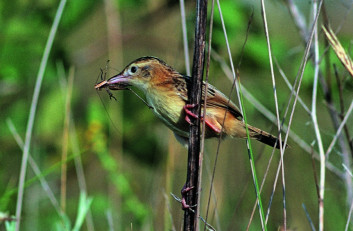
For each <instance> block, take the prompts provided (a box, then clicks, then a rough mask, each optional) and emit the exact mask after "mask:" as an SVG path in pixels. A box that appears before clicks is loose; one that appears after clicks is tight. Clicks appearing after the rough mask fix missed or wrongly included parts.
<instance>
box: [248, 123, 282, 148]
mask: <svg viewBox="0 0 353 231" xmlns="http://www.w3.org/2000/svg"><path fill="white" fill-rule="evenodd" d="M248 129H249V133H250V137H251V138H253V139H256V140H258V141H260V142H262V143H264V144H267V145H269V146H272V147H275V148H278V149H279V146H280V145H279V140H278V138H277V137H275V136H273V135H271V134H270V133H267V132H265V131H262V130H261V129H259V128H256V127H253V126H251V125H248ZM282 144H283V142H282ZM287 146H288V145H287ZM287 146H286V147H287Z"/></svg>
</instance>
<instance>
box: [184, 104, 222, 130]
mask: <svg viewBox="0 0 353 231" xmlns="http://www.w3.org/2000/svg"><path fill="white" fill-rule="evenodd" d="M195 106H196V104H185V106H184V111H185V113H186V116H185V120H186V122H188V123H189V124H190V125H194V124H193V123H192V122H191V120H190V117H189V116H191V117H193V118H195V119H198V118H199V116H198V115H196V114H195V113H193V112H191V111H190V110H189V109H190V108H194V107H195ZM203 120H204V118H203V116H201V121H203ZM205 124H206V125H207V126H208V127H209V128H210V129H212V130H213V131H214V132H216V133H220V132H221V129H220V128H219V127H217V126H216V125H214V124H213V123H212V122H211V121H210V120H208V119H205Z"/></svg>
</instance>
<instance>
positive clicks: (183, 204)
mask: <svg viewBox="0 0 353 231" xmlns="http://www.w3.org/2000/svg"><path fill="white" fill-rule="evenodd" d="M193 188H194V186H191V187H186V184H185V185H184V186H183V188H182V189H181V207H182V209H183V210H186V209H190V208H192V207H195V206H196V205H192V206H190V205H188V204H187V203H186V193H187V192H189V191H191V190H192V189H193Z"/></svg>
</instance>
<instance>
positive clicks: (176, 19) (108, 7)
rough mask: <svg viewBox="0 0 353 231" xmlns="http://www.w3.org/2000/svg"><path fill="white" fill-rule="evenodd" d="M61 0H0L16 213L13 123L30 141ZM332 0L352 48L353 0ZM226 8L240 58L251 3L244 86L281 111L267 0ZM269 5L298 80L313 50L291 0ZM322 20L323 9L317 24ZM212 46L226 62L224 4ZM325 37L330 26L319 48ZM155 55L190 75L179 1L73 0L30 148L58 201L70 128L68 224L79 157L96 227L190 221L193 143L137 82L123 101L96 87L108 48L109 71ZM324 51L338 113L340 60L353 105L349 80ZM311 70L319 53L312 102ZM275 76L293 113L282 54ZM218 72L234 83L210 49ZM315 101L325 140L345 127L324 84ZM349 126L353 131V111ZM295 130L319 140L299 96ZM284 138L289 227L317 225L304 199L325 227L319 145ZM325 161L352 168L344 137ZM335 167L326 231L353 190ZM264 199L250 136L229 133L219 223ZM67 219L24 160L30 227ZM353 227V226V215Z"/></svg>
mask: <svg viewBox="0 0 353 231" xmlns="http://www.w3.org/2000/svg"><path fill="white" fill-rule="evenodd" d="M294 2H295V3H296V4H298V8H299V9H300V10H301V12H302V13H303V15H304V18H305V19H306V20H307V22H310V20H311V13H310V10H311V7H312V1H294ZM58 3H59V2H58V1H48V0H39V1H9V0H5V1H1V2H0V13H1V14H0V116H1V117H0V212H3V213H5V212H6V213H8V215H9V216H11V215H14V214H15V211H16V200H17V192H18V191H17V189H18V179H19V172H20V166H21V158H22V155H21V154H22V151H21V148H20V147H19V146H18V145H17V143H16V141H15V138H14V135H13V134H12V133H11V131H10V129H9V122H11V123H13V124H14V126H15V127H16V130H17V132H18V134H19V136H20V137H21V138H22V139H24V137H25V132H26V126H27V120H28V115H29V109H30V104H31V100H32V95H33V91H34V85H35V81H36V75H37V73H38V69H39V65H40V61H41V57H42V53H43V50H44V47H45V43H46V40H47V37H48V34H49V31H50V28H51V25H52V22H53V19H54V16H55V12H56V9H57V7H58ZM325 3H326V4H325V9H326V14H327V17H328V18H329V20H330V23H331V27H332V28H333V30H334V31H335V30H336V29H337V28H338V27H339V25H341V23H342V29H341V31H340V32H339V34H338V38H339V39H340V41H341V43H342V45H343V46H344V48H345V49H346V50H347V51H348V54H350V56H351V57H352V55H351V54H352V52H351V51H350V47H351V45H352V35H353V30H352V25H351V22H352V21H353V17H352V13H349V14H348V17H347V18H346V19H344V13H346V10H347V9H348V8H349V6H350V3H349V1H343V0H340V1H325ZM194 5H195V4H194V2H193V1H192V2H187V3H186V22H187V28H188V37H189V47H190V58H191V60H192V50H193V36H194V20H195V19H194V15H195V13H194V7H195V6H194ZM221 6H222V11H223V16H224V20H225V23H226V28H227V32H228V36H229V43H230V47H231V49H232V56H233V60H234V63H235V65H237V64H238V63H239V60H240V53H241V49H242V46H243V44H244V41H245V37H246V31H247V25H248V21H249V18H250V15H251V14H252V12H254V18H253V21H252V24H251V28H250V33H249V37H248V41H247V44H246V46H245V49H244V55H243V58H242V64H241V66H240V68H239V72H240V77H241V82H242V84H243V85H244V86H245V87H246V88H247V89H248V90H249V91H250V92H251V93H252V94H253V95H254V96H255V97H256V98H257V99H258V100H259V101H260V102H261V104H263V105H264V106H265V107H267V108H268V109H269V110H270V111H272V112H273V113H274V112H275V103H274V97H273V90H272V82H271V76H270V66H269V60H268V51H267V46H266V38H265V36H264V30H263V22H262V17H261V11H260V2H259V1H245V0H244V1H231V0H223V1H221ZM266 6H267V11H268V12H267V15H268V25H269V32H270V37H271V45H272V50H273V57H274V58H275V59H276V60H277V62H278V64H279V67H280V68H281V69H282V70H283V71H284V73H286V76H287V77H288V78H289V80H290V82H291V83H292V84H293V82H294V79H295V76H296V74H297V72H298V70H299V65H300V62H301V59H302V57H303V52H304V49H305V46H304V42H303V41H302V38H301V36H300V33H299V32H298V30H297V29H296V27H295V25H294V23H293V20H292V18H291V17H290V14H289V13H288V9H287V7H286V4H285V1H266ZM342 12H344V13H342ZM321 24H322V19H320V22H319V25H321ZM308 27H309V26H308ZM309 28H310V27H309ZM212 47H213V50H214V51H215V52H217V54H219V55H220V56H221V57H222V58H224V60H226V61H227V60H228V56H227V50H226V45H225V40H224V35H223V31H222V27H221V22H220V17H219V15H218V11H217V10H215V22H214V33H213V43H212ZM325 47H326V45H325V43H324V40H323V36H322V33H320V51H321V55H322V54H323V53H324V50H325ZM146 55H149V56H157V57H159V58H161V59H163V60H164V61H166V62H167V63H168V64H169V65H171V66H173V67H175V69H177V70H178V71H180V72H181V73H186V70H185V62H184V53H183V42H182V29H181V19H180V7H179V1H173V0H158V1H154V0H147V1H142V0H133V1H132V0H120V1H114V0H105V1H87V0H75V1H68V2H67V5H66V8H65V10H64V13H63V15H62V20H61V22H60V24H59V28H58V31H57V34H56V37H55V41H54V45H53V47H52V51H51V54H50V57H49V61H48V65H47V67H46V71H45V75H44V80H43V84H42V88H41V93H40V98H39V102H38V108H37V112H36V117H35V124H34V130H33V136H32V142H31V148H30V154H31V156H32V157H33V159H34V160H35V161H36V163H37V165H38V166H39V168H40V170H41V175H42V176H43V177H45V179H46V180H47V182H48V183H49V186H50V188H51V190H52V191H53V193H54V195H55V197H56V198H57V200H58V201H60V188H61V187H62V185H61V183H60V177H61V165H62V164H63V163H62V159H61V158H62V157H61V156H62V150H63V143H64V142H65V138H64V134H65V132H68V135H69V138H68V140H69V144H68V145H69V146H68V152H67V154H68V160H67V162H66V164H67V182H66V184H65V185H64V187H66V192H67V197H66V198H67V203H66V204H67V207H66V210H65V219H67V220H66V221H65V222H69V221H70V223H71V226H72V227H73V226H74V223H75V219H76V217H77V209H78V204H79V198H80V193H81V192H82V189H80V187H79V186H80V185H82V179H79V178H78V177H77V163H76V161H79V159H80V160H81V161H82V166H83V171H84V174H85V181H86V188H87V195H88V197H89V198H93V200H92V203H91V204H90V205H91V207H90V215H89V216H90V217H91V220H92V221H93V224H94V227H95V230H108V229H109V228H111V227H113V228H114V230H172V229H174V228H175V229H176V230H180V227H181V226H182V218H183V211H182V210H181V205H180V203H178V202H177V201H175V200H174V199H173V198H172V197H171V195H170V193H174V194H176V195H177V196H180V189H181V188H182V186H183V185H184V182H185V179H186V163H187V149H185V148H184V147H182V146H181V145H180V144H179V143H177V141H176V140H175V138H174V136H173V134H172V132H171V131H169V130H168V128H167V127H165V126H164V125H163V124H162V123H161V122H160V121H159V120H158V119H157V118H156V117H155V116H154V115H153V113H152V112H151V111H150V109H148V108H147V107H146V106H145V105H144V104H143V102H141V100H139V99H138V98H137V97H136V96H135V95H134V94H132V92H129V91H120V92H114V95H115V97H116V98H117V101H114V100H109V97H108V94H106V92H105V91H101V92H98V94H97V92H96V91H95V89H94V85H95V83H96V81H97V79H98V81H99V75H100V68H102V69H104V68H105V66H106V62H107V60H110V62H109V69H108V75H107V76H108V77H110V76H112V75H114V74H116V73H117V72H119V71H120V70H121V69H122V68H124V66H125V65H126V64H128V63H130V62H131V61H132V60H134V59H136V58H138V57H141V56H146ZM328 56H329V57H330V64H328V65H326V62H327V60H328V59H323V61H322V63H321V65H320V68H321V71H322V73H323V78H324V80H325V81H326V82H328V81H331V85H330V86H331V91H330V92H331V94H332V99H333V104H334V105H335V106H336V109H337V110H338V111H339V108H340V106H339V90H338V86H337V81H336V80H335V77H334V73H333V67H332V64H336V65H337V69H338V73H339V76H340V78H341V80H342V85H343V90H342V91H341V93H342V94H343V98H344V104H345V108H346V109H347V108H348V106H349V105H350V103H351V101H352V99H353V95H352V92H353V81H352V78H351V77H350V76H349V75H348V74H347V72H346V71H345V69H344V68H343V66H342V65H341V63H340V62H339V60H338V59H337V58H336V56H335V54H334V53H333V52H332V50H329V51H328ZM227 63H228V62H227ZM327 66H330V70H327V68H326V67H327ZM70 68H71V70H72V71H73V73H74V82H73V92H72V97H71V100H70V104H71V107H70V109H71V112H70V113H71V116H70V129H69V130H67V129H66V130H65V126H64V120H65V115H66V113H67V110H66V107H65V104H66V103H65V102H66V96H67V90H68V88H67V84H66V82H67V81H68V76H69V73H70V71H69V70H70ZM313 68H314V67H313V64H312V62H309V63H308V65H307V67H306V69H305V73H304V77H303V83H302V86H301V91H300V96H301V97H302V99H303V101H304V102H305V103H306V104H307V105H308V106H309V108H310V107H311V94H312V87H313V86H312V83H313V76H314V75H313ZM275 74H276V81H277V82H276V84H277V91H278V97H279V99H278V105H279V108H280V111H281V115H283V112H284V110H285V107H286V104H287V102H288V100H289V96H290V90H289V89H288V87H287V86H286V84H285V82H284V80H283V79H282V77H281V76H280V74H279V71H278V67H276V66H275ZM329 76H331V77H329ZM329 78H330V79H331V80H330V79H329ZM209 82H210V83H212V84H213V85H215V86H216V87H218V88H219V89H221V90H222V91H223V92H225V93H226V94H227V93H228V92H229V91H230V88H231V82H230V81H229V79H228V78H226V77H225V74H224V73H223V71H222V69H221V65H220V64H219V63H218V62H217V61H215V60H214V59H212V61H211V67H210V78H209ZM137 92H138V91H137ZM138 93H139V94H140V95H141V93H140V92H138ZM231 97H232V99H233V101H234V102H238V100H237V99H236V94H233V95H232V96H231ZM317 103H318V105H317V114H318V120H319V121H318V123H319V125H320V131H321V135H322V138H323V143H324V148H325V150H326V149H327V147H328V146H329V144H330V142H331V140H332V138H333V136H334V134H335V132H336V130H335V128H334V126H333V124H332V121H331V119H330V115H329V113H328V110H327V102H326V100H325V97H324V94H323V91H322V90H321V87H319V91H318V101H317ZM245 108H246V111H247V120H248V122H249V123H250V124H252V125H255V126H257V127H259V128H262V129H263V130H266V131H272V132H273V133H275V132H274V131H275V130H276V126H275V125H274V124H273V123H272V122H270V121H269V120H267V119H266V118H265V117H264V116H263V115H262V114H261V113H260V112H259V111H257V110H256V108H255V107H254V106H253V105H252V104H251V103H249V102H248V101H247V100H246V99H245ZM287 122H288V119H286V123H287ZM347 124H348V126H347V127H348V129H349V130H350V133H351V134H352V133H353V129H352V128H353V120H352V116H351V117H350V119H349V120H348V122H347ZM73 128H75V129H73ZM292 130H293V131H294V132H295V133H297V134H298V135H299V137H300V138H301V139H302V140H303V141H305V142H306V143H307V144H309V145H310V144H313V149H314V150H317V146H316V145H315V142H314V141H315V134H314V130H313V124H312V120H311V118H310V116H309V115H308V114H307V113H306V112H305V110H304V109H303V108H302V107H301V106H300V105H298V106H297V108H296V111H295V114H294V121H293V124H292ZM345 141H346V140H345ZM217 142H218V141H217V140H216V139H214V140H208V141H206V147H205V160H204V163H205V167H204V175H203V191H202V200H201V210H202V212H201V216H204V214H205V208H206V205H207V200H208V191H209V186H210V178H211V169H212V168H213V165H214V159H215V153H216V146H217ZM288 142H289V144H290V146H291V148H290V149H288V150H287V151H286V155H285V160H284V163H285V179H286V198H287V222H288V227H289V228H291V229H296V230H310V226H309V222H308V220H307V218H306V215H305V212H304V210H303V208H302V205H303V204H304V205H305V206H306V208H307V210H308V213H309V214H310V216H311V219H312V220H313V223H314V225H315V226H316V227H317V224H318V215H317V211H318V200H317V193H316V187H315V181H314V171H313V167H312V160H311V156H310V153H307V152H306V151H304V150H303V149H302V148H301V147H299V146H298V145H297V143H296V142H294V141H293V140H291V139H289V141H288ZM252 144H253V150H254V155H255V158H256V168H257V172H258V177H259V178H260V179H262V177H263V175H264V172H265V170H266V166H267V163H268V160H269V158H270V156H271V150H272V149H271V148H269V147H264V145H263V144H260V143H257V142H252ZM78 156H80V158H78ZM351 157H352V156H349V158H350V159H351ZM279 159H280V154H279V151H276V152H275V155H274V157H273V162H274V163H275V164H272V165H271V167H270V171H269V175H268V178H267V181H266V183H265V186H264V189H263V194H262V199H263V204H264V207H265V209H266V208H267V206H268V203H269V198H270V195H271V190H272V187H273V181H274V178H275V174H276V169H277V163H278V162H279ZM329 161H330V162H331V163H332V164H333V165H334V166H336V167H337V169H339V170H340V171H341V173H343V172H344V169H343V167H342V153H341V150H340V147H339V146H338V145H336V146H335V148H334V150H333V152H332V154H331V156H330V159H329ZM315 165H316V174H318V166H319V163H318V162H315ZM349 167H352V166H349ZM326 176H327V180H326V196H325V227H326V229H325V230H344V228H345V225H346V221H347V216H348V211H349V206H350V203H351V201H350V200H348V199H347V190H346V184H345V181H344V180H343V179H342V178H340V177H339V176H337V175H336V174H335V173H333V172H332V171H329V170H328V171H327V174H326ZM351 199H352V198H351ZM347 200H348V201H347ZM254 202H255V193H254V187H253V184H252V178H251V171H250V167H249V160H248V155H247V150H246V145H245V142H244V140H234V139H225V140H224V141H222V145H221V148H220V154H219V158H218V163H217V169H216V175H215V180H214V194H213V196H212V200H211V210H210V216H209V223H210V224H211V225H212V226H214V227H215V228H217V230H245V229H246V226H247V224H248V222H249V218H250V214H251V211H252V207H253V205H254ZM215 207H216V209H215ZM80 208H81V207H80ZM62 221H63V219H62V217H61V216H60V215H59V214H58V212H57V211H56V210H55V208H54V207H53V206H52V204H51V203H50V200H49V199H48V193H47V192H46V191H44V190H43V188H42V187H41V184H40V181H39V179H38V178H37V177H36V175H35V174H34V172H33V171H32V169H31V167H30V166H28V169H27V178H26V188H25V195H24V201H23V211H22V218H21V230H55V229H56V228H57V229H59V230H63V222H62ZM282 222H283V204H282V190H281V187H280V185H278V186H277V190H276V193H275V196H274V200H273V205H272V209H271V214H270V216H269V223H268V228H269V230H277V228H279V227H280V226H281V224H282ZM260 227H261V224H260V220H259V215H258V211H256V213H255V216H254V221H253V223H252V225H251V227H250V230H260ZM350 228H351V229H350V230H352V226H351V227H350ZM4 229H5V224H4V222H0V230H4ZM82 230H92V226H90V224H89V222H88V223H87V222H84V224H83V226H82Z"/></svg>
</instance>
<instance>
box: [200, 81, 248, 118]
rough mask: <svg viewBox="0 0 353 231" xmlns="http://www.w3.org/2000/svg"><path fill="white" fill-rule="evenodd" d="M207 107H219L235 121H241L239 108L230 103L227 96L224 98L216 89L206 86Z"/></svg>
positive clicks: (203, 89)
mask: <svg viewBox="0 0 353 231" xmlns="http://www.w3.org/2000/svg"><path fill="white" fill-rule="evenodd" d="M205 86H206V85H205V83H203V88H202V91H203V94H202V95H205V94H204V91H205ZM206 106H207V107H220V108H224V109H227V110H228V111H229V112H230V113H232V114H233V115H234V116H235V117H236V118H237V119H239V120H241V119H242V118H243V115H242V114H241V112H240V110H239V108H238V107H237V106H236V105H235V104H234V103H233V102H232V101H231V100H229V98H228V97H227V96H225V95H224V94H223V93H222V92H220V91H219V90H218V89H217V88H215V87H214V86H212V85H211V84H208V89H207V102H206Z"/></svg>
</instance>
